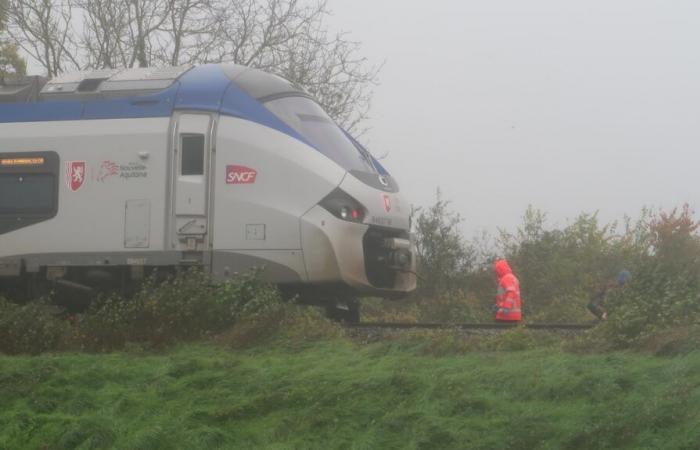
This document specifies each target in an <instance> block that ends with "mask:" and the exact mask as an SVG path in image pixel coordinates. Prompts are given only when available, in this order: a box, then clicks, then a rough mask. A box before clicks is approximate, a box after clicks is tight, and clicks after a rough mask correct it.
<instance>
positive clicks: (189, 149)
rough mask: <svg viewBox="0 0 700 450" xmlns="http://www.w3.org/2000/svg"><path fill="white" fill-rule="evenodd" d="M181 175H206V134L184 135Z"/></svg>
mask: <svg viewBox="0 0 700 450" xmlns="http://www.w3.org/2000/svg"><path fill="white" fill-rule="evenodd" d="M181 139H182V146H181V147H182V160H181V162H180V174H181V175H204V135H203V134H187V135H183V136H182V138H181Z"/></svg>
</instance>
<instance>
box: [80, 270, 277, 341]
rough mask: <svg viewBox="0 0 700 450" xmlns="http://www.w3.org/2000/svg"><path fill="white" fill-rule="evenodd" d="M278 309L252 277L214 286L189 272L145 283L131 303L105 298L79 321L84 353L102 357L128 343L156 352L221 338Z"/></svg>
mask: <svg viewBox="0 0 700 450" xmlns="http://www.w3.org/2000/svg"><path fill="white" fill-rule="evenodd" d="M280 303H281V297H280V296H279V293H278V292H277V290H276V289H275V288H274V287H273V286H271V285H269V284H266V283H263V282H261V281H260V279H259V277H258V275H257V273H255V272H251V273H248V274H243V275H240V276H239V277H238V278H236V279H235V280H233V281H226V282H224V283H220V284H215V283H214V282H213V281H212V279H211V276H210V275H208V274H205V273H203V272H201V271H199V270H196V269H192V270H188V271H185V272H183V273H181V274H179V275H177V276H173V277H170V278H168V279H167V280H165V281H164V282H162V283H156V281H155V277H152V278H150V279H148V280H146V282H144V284H143V286H142V287H141V289H140V290H139V291H138V292H137V293H136V295H135V296H134V297H133V298H131V299H128V300H126V299H123V298H121V297H119V296H109V297H105V298H102V299H100V300H98V301H97V302H96V303H95V304H94V305H92V307H91V308H90V309H89V310H88V312H87V313H86V314H85V315H83V316H82V317H81V320H80V324H79V330H80V331H79V333H80V341H81V343H82V345H83V348H85V349H88V350H92V351H106V350H113V349H119V348H123V347H124V345H126V344H127V343H128V342H142V343H148V344H150V345H152V346H155V347H160V346H164V345H169V344H173V343H175V342H180V341H192V340H196V339H201V338H204V337H207V336H211V335H213V334H216V333H220V332H221V331H223V330H224V329H227V328H229V327H231V326H232V325H233V324H234V323H235V322H236V321H237V320H238V318H239V317H241V316H244V315H245V316H246V317H248V318H250V319H252V318H254V317H255V316H256V315H257V314H264V313H265V312H266V311H268V310H274V309H275V308H276V306H277V305H279V304H280Z"/></svg>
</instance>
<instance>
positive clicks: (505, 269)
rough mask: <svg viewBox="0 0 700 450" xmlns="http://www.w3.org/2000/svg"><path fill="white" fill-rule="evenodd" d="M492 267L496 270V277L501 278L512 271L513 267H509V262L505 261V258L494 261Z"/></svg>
mask: <svg viewBox="0 0 700 450" xmlns="http://www.w3.org/2000/svg"><path fill="white" fill-rule="evenodd" d="M493 268H494V269H495V270H496V274H497V275H498V278H503V277H504V276H506V275H508V274H509V273H513V269H511V268H510V264H508V261H506V260H505V259H499V260H498V261H496V264H494V266H493Z"/></svg>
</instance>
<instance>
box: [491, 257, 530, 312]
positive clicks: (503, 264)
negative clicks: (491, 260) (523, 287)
mask: <svg viewBox="0 0 700 450" xmlns="http://www.w3.org/2000/svg"><path fill="white" fill-rule="evenodd" d="M494 269H495V270H496V275H498V293H497V294H496V304H495V305H494V311H495V312H496V320H500V321H508V322H517V321H520V320H522V318H523V310H522V307H523V304H522V300H521V299H520V282H519V281H518V279H517V278H516V277H515V275H513V269H511V268H510V264H508V261H506V260H505V259H499V260H498V261H496V264H495V265H494Z"/></svg>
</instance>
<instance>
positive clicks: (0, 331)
mask: <svg viewBox="0 0 700 450" xmlns="http://www.w3.org/2000/svg"><path fill="white" fill-rule="evenodd" d="M56 315H57V310H56V308H55V307H54V306H52V305H51V304H50V303H49V302H47V301H45V300H40V301H35V302H32V303H28V304H26V305H16V304H14V303H10V302H8V301H7V300H5V299H3V298H2V297H0V352H2V353H7V354H21V353H27V354H32V355H36V354H39V353H42V352H45V351H48V350H54V349H57V348H59V347H60V346H61V344H62V343H64V342H65V340H66V339H67V337H68V336H69V334H70V327H69V326H68V324H67V323H66V322H65V321H62V320H59V319H57V317H56Z"/></svg>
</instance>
